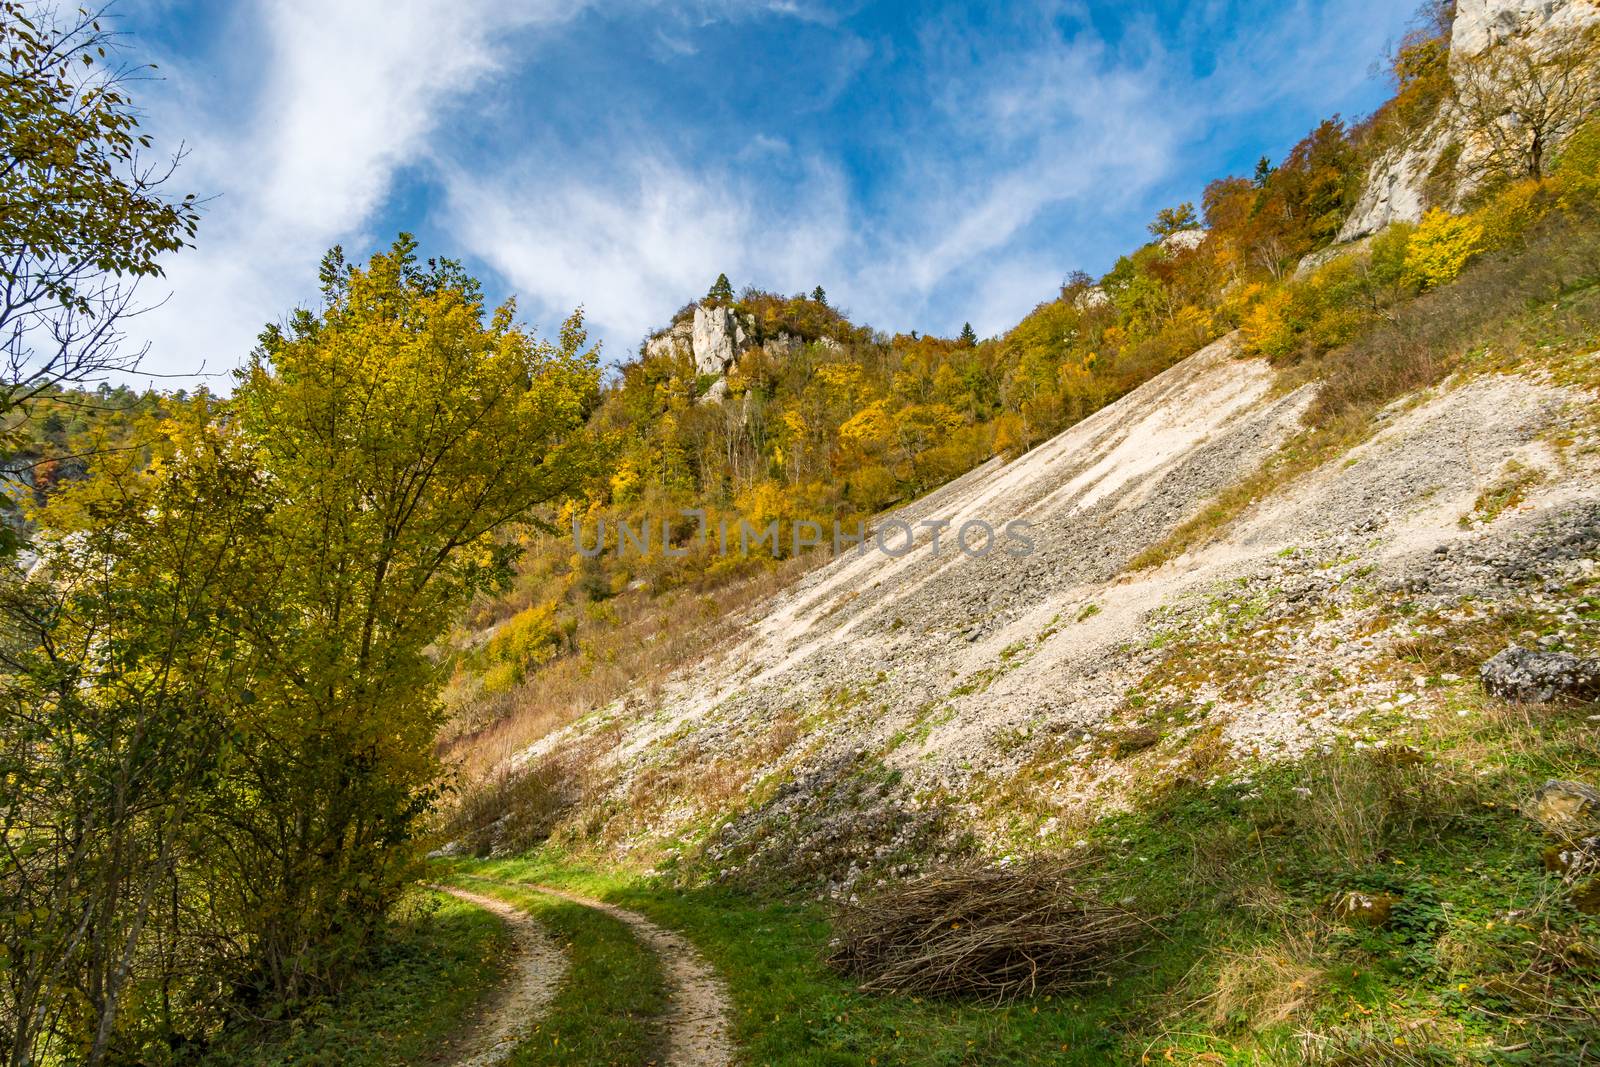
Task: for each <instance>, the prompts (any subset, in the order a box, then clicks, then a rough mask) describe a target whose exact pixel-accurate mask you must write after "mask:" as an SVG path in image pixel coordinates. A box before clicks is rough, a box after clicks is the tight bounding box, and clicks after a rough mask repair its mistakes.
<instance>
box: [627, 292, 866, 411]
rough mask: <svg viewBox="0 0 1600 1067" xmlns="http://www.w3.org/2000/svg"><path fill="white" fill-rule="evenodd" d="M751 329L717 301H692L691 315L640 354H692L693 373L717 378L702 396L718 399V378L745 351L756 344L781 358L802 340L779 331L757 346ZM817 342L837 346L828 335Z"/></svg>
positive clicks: (722, 389) (751, 323) (723, 388)
mask: <svg viewBox="0 0 1600 1067" xmlns="http://www.w3.org/2000/svg"><path fill="white" fill-rule="evenodd" d="M755 332H756V331H755V320H754V319H752V318H750V317H749V316H741V315H739V314H738V313H736V312H735V311H734V310H733V309H732V308H728V307H722V306H721V305H717V304H712V305H710V306H709V307H708V306H707V305H705V304H696V305H695V308H694V316H693V317H692V318H688V319H684V320H683V321H681V322H677V323H674V324H673V325H672V326H671V327H669V328H668V329H666V330H663V331H662V332H660V333H658V334H656V335H655V336H654V337H652V338H650V339H649V340H648V341H646V342H645V345H644V354H645V355H646V356H664V355H670V354H671V353H673V352H683V353H686V354H688V355H690V356H692V357H693V358H694V369H695V373H697V374H707V375H712V376H715V377H716V378H717V379H718V380H717V381H716V382H714V383H713V384H712V386H711V388H710V389H709V390H707V392H706V394H705V396H704V397H703V398H702V399H705V400H720V399H722V398H723V397H724V396H726V395H727V391H728V387H727V383H726V382H725V381H723V380H721V379H722V378H723V376H724V375H726V374H727V373H728V372H729V371H730V370H732V369H733V368H734V366H735V364H737V363H738V362H739V357H741V356H743V355H744V354H745V353H746V352H749V351H750V350H751V349H753V348H757V347H759V348H761V349H763V350H764V351H765V352H766V353H767V355H769V356H772V357H773V358H775V359H781V358H783V357H784V356H788V355H790V354H792V353H794V352H796V351H798V350H799V349H800V348H801V347H802V346H803V345H804V343H805V342H804V341H802V340H801V339H800V338H799V337H796V336H795V335H794V334H792V333H779V334H777V335H776V336H774V337H769V338H767V339H766V340H765V341H763V342H761V343H760V344H759V345H757V343H756V340H755ZM817 343H818V344H820V345H823V346H824V347H828V348H830V349H831V350H835V351H837V350H838V349H839V348H840V345H839V343H838V342H837V341H834V340H833V339H832V338H827V337H825V338H822V339H821V340H820V341H818V342H817Z"/></svg>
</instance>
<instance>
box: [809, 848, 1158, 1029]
mask: <svg viewBox="0 0 1600 1067" xmlns="http://www.w3.org/2000/svg"><path fill="white" fill-rule="evenodd" d="M1093 862H1094V861H1093V859H1092V858H1090V857H1083V858H1079V857H1040V858H1038V859H1034V860H1031V861H1029V862H1027V863H1023V864H1019V865H1017V866H1015V867H996V866H987V865H982V864H976V863H969V864H961V865H957V866H951V867H946V868H942V869H935V870H933V871H930V872H928V873H927V874H924V875H923V876H922V877H920V878H917V879H915V880H913V881H909V882H904V883H901V884H898V885H894V886H890V887H887V888H884V889H882V890H879V891H877V892H875V893H872V894H871V895H869V896H868V897H867V898H865V899H863V900H861V901H859V902H853V903H849V904H845V905H843V906H841V907H840V908H839V910H838V912H837V914H836V916H835V918H834V932H835V937H834V941H833V950H832V953H831V955H830V957H829V961H830V962H831V963H832V964H833V965H834V966H835V967H837V968H839V969H840V970H842V971H844V972H845V973H847V974H850V975H852V976H854V977H855V978H857V979H859V980H860V981H861V989H862V991H863V992H871V993H898V994H906V993H914V994H923V995H929V996H948V997H975V998H978V999H981V1000H985V1001H993V1002H1003V1001H1007V1000H1011V999H1014V998H1016V997H1021V996H1028V995H1031V994H1034V993H1038V992H1045V991H1052V990H1060V989H1068V988H1072V987H1075V986H1080V985H1085V984H1089V983H1093V982H1098V981H1103V980H1104V979H1105V978H1107V977H1108V976H1109V975H1110V974H1111V973H1112V972H1113V970H1114V969H1115V967H1116V965H1117V964H1118V963H1120V962H1121V961H1123V960H1125V959H1126V958H1127V957H1128V956H1130V955H1131V954H1132V953H1133V952H1135V951H1136V950H1137V949H1138V948H1139V946H1140V945H1141V944H1142V943H1143V942H1144V941H1145V939H1146V936H1147V935H1148V934H1149V933H1150V931H1151V926H1150V924H1149V923H1148V922H1147V921H1146V920H1144V919H1143V918H1141V917H1140V916H1139V915H1137V914H1135V913H1134V912H1132V911H1130V910H1128V909H1127V908H1123V907H1119V906H1117V905H1113V904H1107V903H1105V902H1103V901H1101V900H1100V899H1099V898H1098V897H1097V896H1096V894H1095V892H1094V890H1093V888H1092V887H1091V881H1090V872H1089V868H1090V865H1091V864H1092V863H1093Z"/></svg>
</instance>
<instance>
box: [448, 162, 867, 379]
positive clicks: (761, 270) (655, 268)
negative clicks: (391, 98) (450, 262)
mask: <svg viewBox="0 0 1600 1067" xmlns="http://www.w3.org/2000/svg"><path fill="white" fill-rule="evenodd" d="M808 185H809V189H808V193H807V197H808V199H807V201H806V202H805V203H803V204H790V205H788V206H787V207H786V208H785V209H784V210H783V211H781V212H779V211H775V210H774V211H772V212H770V213H769V212H768V211H765V210H763V209H762V207H761V205H760V203H759V192H758V191H757V190H754V189H750V188H747V187H744V186H742V185H741V184H740V183H739V182H738V180H737V179H736V178H735V177H734V176H732V175H730V174H728V173H726V172H705V171H691V170H689V169H687V168H685V167H683V166H681V165H679V164H676V163H674V162H672V161H671V160H670V159H668V158H666V157H665V156H663V155H647V156H641V157H639V158H638V159H637V160H636V161H634V162H632V163H630V164H629V165H628V166H626V167H625V168H623V169H621V170H620V171H619V172H618V173H616V174H614V175H612V176H610V177H609V179H607V180H605V181H603V182H602V181H600V180H597V179H596V178H595V177H594V176H592V175H587V174H586V175H584V176H583V177H582V178H580V179H570V178H569V179H561V178H558V177H557V176H556V175H554V174H552V173H545V172H521V173H511V174H507V175H500V176H496V177H493V178H486V177H483V176H478V175H472V174H468V173H466V172H463V171H457V172H455V173H453V174H451V175H449V176H448V179H447V186H448V189H449V198H448V207H447V221H448V225H449V226H450V228H451V230H452V232H453V233H454V234H455V236H456V237H457V239H458V240H459V241H460V242H461V243H462V245H464V246H465V247H468V248H470V249H472V251H473V254H474V255H476V256H478V257H480V258H482V259H483V260H484V261H485V262H486V263H488V264H489V265H490V266H491V267H493V268H494V269H495V270H496V271H497V272H498V273H499V274H500V275H501V276H502V277H503V278H505V280H506V281H507V282H508V283H509V284H510V286H511V287H512V289H513V290H515V291H516V292H519V293H523V294H527V295H528V296H529V297H530V298H531V300H532V302H533V304H534V305H535V307H534V308H532V309H529V310H533V311H535V312H537V313H539V314H542V315H544V316H548V318H547V319H546V321H545V322H544V323H543V325H546V326H549V325H553V322H554V320H555V319H557V318H559V317H561V316H564V315H565V314H566V313H567V312H568V311H570V310H571V309H572V308H574V307H577V306H578V305H580V304H581V305H584V307H585V309H586V312H587V314H588V316H589V319H590V321H591V322H592V323H593V324H594V325H596V326H597V327H599V328H600V330H601V331H603V332H604V333H605V334H606V335H608V336H609V337H611V338H612V339H613V345H612V348H613V350H612V351H610V352H609V353H608V354H609V355H610V356H612V357H617V356H620V355H621V354H622V353H620V352H617V351H615V350H614V349H615V348H616V341H617V340H619V339H620V340H621V341H622V343H623V344H624V345H628V346H631V345H633V344H634V343H636V342H637V341H638V340H639V339H640V338H641V337H642V336H643V335H644V333H645V332H646V330H648V329H649V328H651V327H652V326H659V325H660V324H661V323H662V322H663V320H664V318H665V316H667V315H670V314H671V312H672V311H673V310H675V309H676V308H677V307H679V306H680V305H681V304H683V303H684V301H686V300H688V299H691V298H693V297H695V296H698V295H699V294H701V293H703V292H705V290H706V289H707V288H708V287H709V286H710V284H711V281H712V280H713V279H715V278H716V276H717V275H718V274H719V273H723V272H726V273H728V274H729V275H730V276H731V277H732V278H733V279H734V281H735V284H742V283H743V282H744V281H747V280H754V279H756V278H759V279H760V280H761V281H763V282H764V283H766V284H769V285H777V286H781V287H785V288H798V287H802V286H803V287H807V288H809V286H811V285H813V284H816V281H817V280H819V279H820V278H822V277H823V272H825V271H826V270H827V269H828V266H829V264H831V263H834V262H836V260H837V258H838V255H839V252H840V245H841V243H842V242H843V241H844V240H845V238H846V235H847V234H848V232H849V227H848V225H847V219H846V217H845V213H846V211H847V210H848V209H847V207H846V202H845V196H844V191H843V187H842V183H841V182H840V181H839V180H838V179H837V177H836V176H834V175H830V174H829V173H827V172H826V171H824V170H822V169H820V168H818V169H817V170H815V171H814V175H813V179H812V181H811V182H810V183H808ZM525 306H526V305H525Z"/></svg>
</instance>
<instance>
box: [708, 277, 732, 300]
mask: <svg viewBox="0 0 1600 1067" xmlns="http://www.w3.org/2000/svg"><path fill="white" fill-rule="evenodd" d="M706 303H708V304H731V303H733V283H732V282H730V281H728V276H727V275H726V274H719V275H717V280H716V281H714V282H712V283H711V288H710V289H708V290H707V291H706Z"/></svg>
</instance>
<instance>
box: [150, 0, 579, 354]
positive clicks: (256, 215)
mask: <svg viewBox="0 0 1600 1067" xmlns="http://www.w3.org/2000/svg"><path fill="white" fill-rule="evenodd" d="M582 7H583V2H582V0H546V2H542V3H533V4H523V5H520V6H519V8H518V10H517V11H516V12H515V13H514V15H508V14H507V12H505V11H504V10H502V8H501V5H498V4H494V3H491V2H490V0H467V2H457V3H452V4H443V3H425V2H401V3H397V2H394V0H349V2H345V3H341V4H324V3H317V2H314V0H293V2H286V3H268V4H264V5H263V6H261V7H260V8H258V9H257V10H255V11H254V12H253V15H254V18H253V20H252V22H253V25H252V27H251V28H252V29H253V30H254V31H255V32H258V33H259V34H260V35H261V39H262V40H261V44H260V46H259V48H258V49H257V50H255V54H256V55H258V56H259V57H260V58H259V63H260V68H261V70H262V71H264V72H265V76H264V81H263V83H262V84H261V86H260V89H259V92H258V94H257V95H256V97H255V98H254V100H253V101H252V102H251V104H250V106H249V108H248V116H247V117H246V118H245V119H244V120H243V121H242V122H241V123H239V124H237V125H234V124H230V123H228V122H226V121H223V120H220V119H218V118H217V115H218V112H219V110H220V109H218V108H217V107H216V106H215V104H216V103H217V102H216V101H213V100H211V99H210V98H209V92H210V91H211V89H212V88H213V86H212V85H211V84H209V83H207V82H204V81H202V80H201V79H200V77H199V76H198V74H197V73H196V72H187V71H185V70H184V69H183V68H182V66H181V64H174V63H172V62H168V63H165V64H163V66H165V67H166V68H167V69H168V76H169V77H171V78H173V79H174V81H173V83H172V86H171V88H172V89H173V90H174V92H172V93H170V94H169V95H168V97H167V99H166V101H165V103H164V104H161V105H158V108H157V114H156V116H155V119H154V123H153V124H154V125H155V126H157V127H158V128H166V129H174V130H177V129H181V130H182V131H183V133H184V136H185V137H187V138H188V142H189V148H190V155H189V157H188V159H187V160H186V161H185V165H184V166H183V168H182V169H181V170H180V172H179V177H178V179H177V180H179V181H181V183H182V184H183V187H184V188H192V189H195V190H197V191H199V192H200V193H201V194H202V195H203V196H208V197H211V198H212V199H211V200H210V202H209V204H208V206H207V211H206V215H205V217H204V219H203V220H202V222H201V227H200V232H199V235H198V237H197V239H196V248H194V249H193V250H188V251H185V252H183V253H181V254H179V255H177V256H175V257H172V259H171V261H170V264H169V269H168V286H169V287H170V290H171V294H172V295H171V296H170V297H169V298H168V299H167V300H166V302H165V304H164V305H163V306H161V307H158V308H155V309H154V310H152V311H151V312H149V313H148V314H146V315H144V316H141V317H140V318H139V319H138V320H136V321H135V322H134V323H132V324H131V329H130V331H129V332H130V336H131V337H133V338H135V339H148V340H149V341H150V342H151V345H152V349H151V355H150V357H149V359H148V360H147V361H146V364H145V369H147V370H152V371H159V372H164V373H168V374H174V373H188V372H191V371H194V370H196V369H198V368H199V366H200V365H201V364H202V363H204V364H206V366H207V368H208V370H211V371H217V370H223V369H226V368H228V367H231V366H234V365H236V364H238V363H239V362H240V361H241V360H242V359H243V358H244V357H245V356H246V355H247V354H248V352H249V350H250V348H251V347H252V345H253V344H254V339H255V335H256V333H257V332H258V331H259V330H260V328H261V327H262V326H263V325H264V324H265V323H266V322H268V321H271V320H274V319H278V318H281V317H282V316H283V315H284V314H285V313H286V312H287V311H288V310H289V309H290V308H291V307H293V306H295V305H296V304H298V303H303V302H305V301H306V300H307V299H309V298H311V297H312V296H314V295H315V294H314V281H313V280H314V278H315V276H316V275H315V266H316V263H317V260H318V258H319V257H320V256H321V254H322V253H323V252H324V251H325V250H326V249H327V248H328V247H329V246H330V245H331V244H333V243H335V242H337V241H340V240H350V239H357V240H359V239H361V238H362V237H363V236H364V235H363V232H362V231H363V227H364V226H365V225H366V224H368V223H369V221H370V220H371V218H372V216H373V214H374V212H375V211H376V210H378V208H379V207H380V206H381V204H382V202H383V199H384V197H385V195H386V194H387V193H388V191H389V190H390V188H391V186H392V182H393V179H394V176H395V174H396V172H397V170H398V169H399V168H401V167H403V166H405V165H406V164H407V163H408V162H410V161H413V160H417V159H420V158H423V157H425V156H426V153H427V143H428V139H429V136H430V135H431V134H432V133H433V132H434V130H435V128H436V126H437V124H438V122H439V121H440V118H441V115H442V113H443V111H444V109H445V108H446V107H447V106H448V105H449V104H450V102H451V101H453V100H455V99H457V98H459V97H460V96H461V95H462V94H464V93H466V92H468V91H470V90H471V89H473V88H474V87H476V86H478V85H480V84H482V83H483V82H484V80H485V79H487V78H489V77H490V76H492V75H494V74H495V72H496V71H498V70H500V69H501V68H502V66H503V63H504V59H505V56H504V50H503V46H504V44H505V42H506V40H507V37H506V35H507V33H508V31H510V30H514V29H517V28H519V27H527V26H530V25H538V24H548V23H552V22H559V21H561V20H563V19H567V18H570V17H572V16H573V15H574V14H576V13H577V12H578V11H579V10H581V9H582ZM174 68H176V73H175V74H174ZM196 116H202V117H208V116H209V121H204V122H202V123H201V124H200V125H199V127H198V128H196V126H195V124H194V121H193V120H194V118H195V117H196ZM158 288H159V287H157V286H151V287H150V288H149V290H147V293H148V294H149V295H152V296H155V295H157V290H158Z"/></svg>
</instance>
